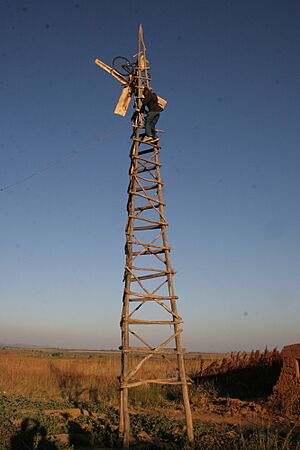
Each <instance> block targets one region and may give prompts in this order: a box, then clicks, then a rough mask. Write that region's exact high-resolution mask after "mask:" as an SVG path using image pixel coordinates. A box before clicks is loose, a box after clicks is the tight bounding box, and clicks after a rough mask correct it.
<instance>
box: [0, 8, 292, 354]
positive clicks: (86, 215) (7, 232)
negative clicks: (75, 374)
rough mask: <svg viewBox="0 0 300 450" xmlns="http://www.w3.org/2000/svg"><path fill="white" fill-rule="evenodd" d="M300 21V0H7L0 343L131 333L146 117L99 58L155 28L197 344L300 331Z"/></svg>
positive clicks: (227, 345) (181, 257)
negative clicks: (131, 273)
mask: <svg viewBox="0 0 300 450" xmlns="http://www.w3.org/2000/svg"><path fill="white" fill-rule="evenodd" d="M299 19H300V4H299V2H297V1H296V0H290V1H288V2H282V1H276V0H266V1H263V2H262V1H258V0H251V1H250V0H243V1H238V0H235V1H234V0H232V1H229V0H222V1H221V0H211V1H208V0H207V1H206V0H205V1H202V0H201V1H191V0H189V1H186V2H182V1H177V0H175V1H153V2H151V4H149V5H148V4H146V3H145V2H139V1H128V2H126V3H124V2H120V1H117V2H114V3H112V2H109V1H105V0H104V1H100V0H89V1H83V0H72V1H70V0H63V1H61V0H51V1H50V0H44V1H38V0H7V1H5V0H3V1H2V2H1V4H0V23H1V27H0V41H1V52H0V61H1V73H0V92H1V102H0V130H1V135H0V136H1V137H0V154H1V165H0V187H2V189H3V190H2V191H0V216H1V234H0V249H1V259H0V302H1V311H2V314H1V318H0V343H25V344H39V345H50V346H65V347H84V348H117V347H118V345H119V340H120V338H119V318H120V312H121V298H122V289H123V285H122V275H123V268H124V261H125V258H124V253H123V252H124V240H125V238H124V227H125V222H126V201H127V193H126V190H127V183H128V165H129V157H128V154H129V147H130V140H129V136H130V134H131V129H130V126H131V125H130V114H129V115H128V117H125V118H121V117H119V116H116V115H114V114H113V109H114V106H115V103H116V101H117V98H118V96H119V92H120V86H119V84H118V83H117V82H116V81H115V80H113V79H112V78H111V77H110V76H109V75H108V74H106V73H105V72H102V71H101V69H99V68H98V67H97V66H96V65H95V64H94V62H93V61H94V59H95V58H99V59H102V60H104V61H105V62H107V63H108V64H110V63H111V61H112V59H113V57H114V56H116V55H124V56H127V57H129V58H132V56H133V55H134V54H135V53H136V45H137V31H138V24H139V23H142V24H143V27H144V37H145V42H146V46H147V51H148V58H149V60H150V64H151V73H152V77H153V88H154V89H155V90H156V91H157V92H158V93H159V94H160V95H161V96H163V97H164V98H166V99H168V106H167V109H166V110H165V112H164V113H163V114H162V115H161V119H160V122H159V128H162V129H163V130H164V131H165V133H164V134H163V137H162V141H161V143H162V150H161V161H162V164H163V168H162V175H163V178H164V181H165V200H166V203H167V208H166V216H167V218H168V221H169V223H170V225H171V226H170V228H169V241H170V244H171V245H172V246H173V247H174V251H173V253H172V262H173V265H174V267H175V269H176V271H177V275H176V277H175V290H176V292H177V294H178V295H179V296H180V300H179V304H178V308H179V311H180V313H181V315H182V316H183V318H184V322H185V323H184V335H183V337H184V343H185V346H186V347H187V348H188V349H189V350H195V351H227V350H250V349H252V348H264V347H265V346H266V345H268V346H269V347H273V346H278V347H279V348H281V347H282V346H283V345H285V344H288V343H293V342H298V341H299V340H300V333H299V324H298V322H299V313H300V306H299V291H300V289H299V288H300V282H299V279H300V278H299V268H300V267H299V266H300V260H299V259H300V258H299V226H300V223H299V222H300V212H299V200H298V199H299V144H300V142H299V141H300V139H299V106H300V79H299V74H300V61H299V50H300V28H299ZM76 152H77V153H76ZM52 164H54V165H53V166H51V165H52ZM50 166H51V167H50ZM44 168H46V170H45V171H43V169H44ZM36 173H38V174H36ZM31 174H36V175H34V176H32V177H31V178H29V179H28V180H26V181H22V180H24V179H25V178H26V177H28V176H30V175H31ZM15 182H17V184H14V183H15ZM11 185H13V186H11ZM9 186H11V187H9Z"/></svg>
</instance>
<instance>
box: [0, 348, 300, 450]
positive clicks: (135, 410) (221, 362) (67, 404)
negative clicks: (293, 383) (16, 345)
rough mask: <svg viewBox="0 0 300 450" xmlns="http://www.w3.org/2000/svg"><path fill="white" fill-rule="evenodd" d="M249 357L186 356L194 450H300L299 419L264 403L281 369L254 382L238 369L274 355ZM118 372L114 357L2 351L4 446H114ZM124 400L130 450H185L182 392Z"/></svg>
mask: <svg viewBox="0 0 300 450" xmlns="http://www.w3.org/2000/svg"><path fill="white" fill-rule="evenodd" d="M253 355H254V356H253ZM253 355H252V356H253V357H252V356H251V355H250V356H249V354H246V353H245V354H242V355H241V354H238V355H236V354H235V355H234V354H232V355H230V354H222V355H221V354H187V356H186V369H187V372H188V374H189V376H190V377H191V378H192V380H193V381H194V383H193V384H192V385H191V387H190V397H191V405H192V413H193V418H194V427H195V448H196V449H197V448H198V449H204V450H205V449H211V450H215V449H216V450H217V449H224V450H230V449H233V450H234V449H236V450H242V449H245V450H252V449H253V450H254V449H255V450H260V449H264V450H269V449H270V450H271V449H274V450H278V449H282V450H283V449H285V450H291V449H300V439H299V433H300V421H298V420H297V417H296V418H293V420H291V418H289V419H288V418H287V417H285V416H284V415H283V414H281V413H280V412H278V411H277V412H276V413H275V411H274V410H273V409H272V407H271V406H270V402H268V397H269V395H270V393H271V391H272V385H273V384H274V383H275V382H276V378H277V377H278V373H279V370H280V368H279V369H278V367H277V368H275V369H276V370H275V371H274V370H273V369H272V373H269V372H268V378H266V376H264V378H263V381H264V383H260V379H261V374H260V372H257V373H256V376H253V370H252V372H249V371H248V372H247V371H246V372H245V370H244V371H243V370H242V369H245V365H246V362H247V361H248V360H249V358H250V359H251V358H252V360H254V359H255V358H256V359H257V361H258V360H260V362H261V361H262V359H267V358H268V359H270V358H269V354H265V355H264V356H263V355H260V354H257V353H256V354H253ZM255 355H256V356H255ZM138 359H139V357H138V356H137V360H138ZM174 364H175V361H174ZM237 368H239V370H237ZM142 370H143V374H142V375H143V377H145V378H151V377H152V376H155V375H156V374H157V373H159V374H160V376H161V377H164V376H167V375H168V373H169V370H170V365H169V364H167V363H166V362H165V361H164V360H162V359H161V358H157V359H154V358H153V359H151V360H150V361H149V362H146V363H145V365H144V366H143V369H142ZM119 373H120V354H119V353H118V352H113V351H112V352H96V351H75V350H74V351H66V350H58V349H47V350H36V349H34V350H30V349H26V350H20V349H9V348H2V349H0V449H1V450H28V449H31V450H35V449H48V450H58V449H69V450H70V449H81V450H88V449H100V448H118V447H120V445H121V444H120V442H119V438H118V420H119V418H118V402H119V390H118V375H119ZM242 373H243V374H244V375H243V376H241V375H242ZM264 373H266V372H264ZM237 374H238V376H239V377H240V378H236V377H237ZM245 374H246V375H245ZM249 374H250V375H249ZM251 374H252V375H251ZM259 374H260V375H259ZM245 376H246V377H248V379H246V381H245ZM243 377H244V379H243ZM249 377H250V378H249ZM253 378H254V379H253ZM274 380H275V381H274ZM256 387H257V389H256ZM129 393H130V415H131V432H132V437H131V446H132V447H133V448H137V449H143V448H153V449H154V448H157V449H160V448H161V449H177V448H178V449H184V448H186V449H188V448H190V446H189V443H188V441H187V439H186V435H185V421H184V411H183V408H182V405H181V394H180V389H179V390H178V388H177V387H173V386H142V387H137V388H134V389H131V390H130V391H129Z"/></svg>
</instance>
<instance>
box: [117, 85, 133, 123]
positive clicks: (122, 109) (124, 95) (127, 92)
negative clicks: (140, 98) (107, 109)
mask: <svg viewBox="0 0 300 450" xmlns="http://www.w3.org/2000/svg"><path fill="white" fill-rule="evenodd" d="M131 97H132V90H131V89H130V87H129V86H124V87H123V89H122V92H121V95H120V98H119V100H118V103H117V105H116V107H115V110H114V113H115V114H119V116H125V114H126V112H127V109H128V106H129V103H130V100H131Z"/></svg>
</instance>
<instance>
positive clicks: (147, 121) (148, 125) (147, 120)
mask: <svg viewBox="0 0 300 450" xmlns="http://www.w3.org/2000/svg"><path fill="white" fill-rule="evenodd" d="M150 114H151V111H149V112H148V114H147V115H146V118H145V131H146V136H152V133H151V116H150Z"/></svg>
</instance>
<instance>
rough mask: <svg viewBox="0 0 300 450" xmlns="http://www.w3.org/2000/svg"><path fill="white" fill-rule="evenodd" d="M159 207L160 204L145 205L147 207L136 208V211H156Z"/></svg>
mask: <svg viewBox="0 0 300 450" xmlns="http://www.w3.org/2000/svg"><path fill="white" fill-rule="evenodd" d="M158 207H159V203H157V204H156V205H145V206H137V207H136V208H134V210H135V211H145V210H146V209H154V208H158Z"/></svg>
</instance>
